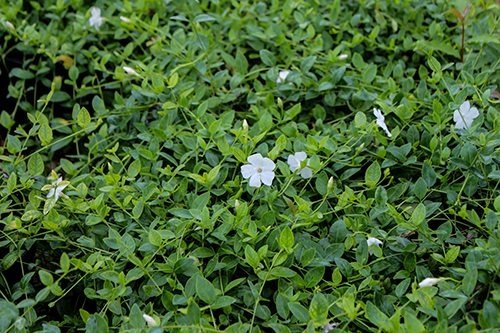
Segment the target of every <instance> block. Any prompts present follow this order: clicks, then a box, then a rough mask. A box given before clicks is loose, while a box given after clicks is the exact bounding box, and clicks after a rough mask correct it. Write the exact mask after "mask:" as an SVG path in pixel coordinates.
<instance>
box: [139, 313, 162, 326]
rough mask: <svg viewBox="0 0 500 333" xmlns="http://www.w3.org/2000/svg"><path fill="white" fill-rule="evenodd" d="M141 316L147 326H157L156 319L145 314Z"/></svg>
mask: <svg viewBox="0 0 500 333" xmlns="http://www.w3.org/2000/svg"><path fill="white" fill-rule="evenodd" d="M142 318H143V319H144V321H145V322H146V323H147V324H148V326H158V323H157V322H156V320H155V319H154V318H153V317H151V316H149V315H147V314H143V315H142Z"/></svg>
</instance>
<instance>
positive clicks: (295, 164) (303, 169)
mask: <svg viewBox="0 0 500 333" xmlns="http://www.w3.org/2000/svg"><path fill="white" fill-rule="evenodd" d="M306 160H307V154H306V153H304V152H303V151H299V152H297V153H295V154H294V155H290V156H288V160H287V163H288V165H289V166H290V171H292V172H295V171H296V170H299V169H300V175H301V176H302V178H304V179H308V178H311V177H312V175H313V172H312V170H311V168H309V167H308V165H309V160H307V162H305V163H302V162H304V161H306ZM304 164H305V166H303V165H304Z"/></svg>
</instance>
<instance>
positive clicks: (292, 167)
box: [287, 155, 300, 172]
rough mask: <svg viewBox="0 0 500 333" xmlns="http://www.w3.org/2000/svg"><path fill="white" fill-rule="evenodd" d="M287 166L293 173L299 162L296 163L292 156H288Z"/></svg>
mask: <svg viewBox="0 0 500 333" xmlns="http://www.w3.org/2000/svg"><path fill="white" fill-rule="evenodd" d="M287 163H288V166H289V167H290V171H292V172H295V170H297V169H298V168H299V166H300V162H299V161H297V159H296V158H295V156H294V155H289V156H288V159H287Z"/></svg>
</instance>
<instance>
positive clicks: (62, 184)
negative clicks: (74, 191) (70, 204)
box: [47, 177, 69, 201]
mask: <svg viewBox="0 0 500 333" xmlns="http://www.w3.org/2000/svg"><path fill="white" fill-rule="evenodd" d="M68 185H69V182H68V181H65V180H63V179H62V177H59V178H58V179H57V180H56V181H55V182H53V183H52V186H51V188H50V190H49V193H47V199H50V198H52V197H54V201H57V200H59V197H61V195H63V193H62V191H63V190H64V189H65V188H66V187H67V186H68Z"/></svg>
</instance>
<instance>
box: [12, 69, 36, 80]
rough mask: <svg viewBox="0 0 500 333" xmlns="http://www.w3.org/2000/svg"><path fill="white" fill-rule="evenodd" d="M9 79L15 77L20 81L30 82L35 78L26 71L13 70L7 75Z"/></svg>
mask: <svg viewBox="0 0 500 333" xmlns="http://www.w3.org/2000/svg"><path fill="white" fill-rule="evenodd" d="M9 76H10V77H13V76H14V77H17V78H19V79H22V80H30V79H33V78H34V77H35V74H33V73H31V72H30V71H28V70H25V69H21V68H14V69H12V70H11V71H10V74H9Z"/></svg>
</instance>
